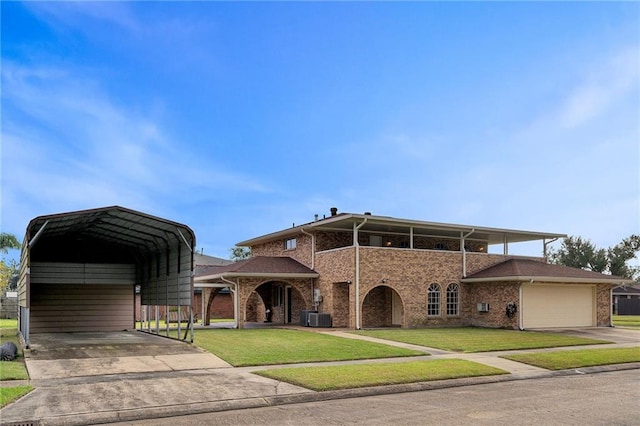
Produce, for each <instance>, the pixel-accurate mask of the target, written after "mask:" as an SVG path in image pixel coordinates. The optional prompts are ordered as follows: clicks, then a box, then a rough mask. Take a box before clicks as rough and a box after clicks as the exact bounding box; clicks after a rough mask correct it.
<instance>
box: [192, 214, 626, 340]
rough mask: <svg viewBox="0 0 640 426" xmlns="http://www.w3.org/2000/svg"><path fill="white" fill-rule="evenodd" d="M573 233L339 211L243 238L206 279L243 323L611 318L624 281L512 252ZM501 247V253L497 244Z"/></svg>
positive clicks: (549, 323) (590, 321)
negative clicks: (239, 256) (225, 293)
mask: <svg viewBox="0 0 640 426" xmlns="http://www.w3.org/2000/svg"><path fill="white" fill-rule="evenodd" d="M561 237H565V235H564V234H555V233H545V232H531V231H518V230H511V229H498V228H488V227H479V226H467V225H453V224H443V223H434V222H425V221H417V220H406V219H397V218H392V217H386V216H374V215H371V214H370V213H364V214H352V213H338V212H337V209H331V215H330V216H328V217H323V218H322V219H316V220H314V221H313V222H310V223H307V224H304V225H299V226H293V227H291V228H288V229H284V230H281V231H278V232H274V233H271V234H267V235H263V236H260V237H257V238H253V239H250V240H246V241H242V242H239V243H238V245H239V246H246V247H250V248H251V252H252V257H251V258H250V259H248V260H244V261H241V262H237V263H234V264H232V265H228V266H225V267H223V268H221V269H220V270H218V271H216V273H215V274H210V275H204V276H199V277H196V279H195V281H196V285H205V286H213V287H229V288H230V289H231V290H232V292H233V293H234V296H235V310H236V320H237V323H238V326H239V327H242V326H243V325H244V324H245V323H246V322H253V321H258V322H261V321H263V320H265V319H269V320H271V321H273V322H276V323H299V322H300V316H301V315H303V314H302V311H305V310H317V311H319V312H322V313H328V314H330V315H331V319H332V323H333V326H334V327H348V328H355V329H360V328H372V327H392V326H396V327H405V328H411V327H427V326H448V325H452V326H453V325H476V326H487V327H507V328H516V329H517V328H520V329H524V328H541V327H575V326H609V325H611V288H612V286H614V285H618V284H620V283H623V282H627V280H624V279H622V278H620V277H614V276H610V275H604V274H599V273H594V272H590V271H584V270H581V269H575V268H568V267H564V266H559V265H550V264H547V263H546V262H545V259H544V257H539V258H534V257H521V256H512V255H509V245H510V244H513V243H520V242H529V241H540V243H541V252H544V251H545V250H546V245H547V244H548V243H549V242H551V241H553V240H556V239H558V238H561ZM495 245H500V246H502V248H503V249H502V254H490V253H489V247H490V246H495Z"/></svg>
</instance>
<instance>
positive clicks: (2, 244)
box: [0, 232, 20, 293]
mask: <svg viewBox="0 0 640 426" xmlns="http://www.w3.org/2000/svg"><path fill="white" fill-rule="evenodd" d="M19 248H20V242H19V241H18V239H17V238H16V236H15V235H13V234H8V233H6V232H0V253H3V254H7V253H9V250H12V249H15V250H17V249H19ZM17 275H18V262H16V261H15V260H10V261H8V262H6V261H5V260H4V259H1V260H0V292H2V293H4V291H5V289H6V288H7V287H9V288H10V289H11V290H14V288H11V286H12V285H13V286H15V283H16V282H17V280H16V277H17Z"/></svg>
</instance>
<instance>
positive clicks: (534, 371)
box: [0, 331, 640, 425]
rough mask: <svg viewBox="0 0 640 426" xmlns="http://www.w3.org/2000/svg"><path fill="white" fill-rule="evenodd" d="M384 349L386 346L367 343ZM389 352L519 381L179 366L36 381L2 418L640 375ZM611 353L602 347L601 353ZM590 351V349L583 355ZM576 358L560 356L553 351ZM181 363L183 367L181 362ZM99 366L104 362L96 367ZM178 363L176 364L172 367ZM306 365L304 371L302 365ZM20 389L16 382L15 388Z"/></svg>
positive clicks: (132, 414)
mask: <svg viewBox="0 0 640 426" xmlns="http://www.w3.org/2000/svg"><path fill="white" fill-rule="evenodd" d="M326 332H327V333H331V334H334V335H340V336H343V337H349V338H364V337H363V336H355V335H353V334H347V333H343V332H341V331H326ZM365 339H366V340H373V341H378V342H380V340H379V339H372V338H365ZM382 342H384V343H385V344H389V345H396V346H403V347H411V348H414V349H415V348H419V350H421V351H424V352H426V353H431V354H432V355H430V356H426V355H425V357H424V359H437V358H460V359H467V360H471V361H476V362H480V363H482V364H487V365H491V366H494V367H497V368H501V369H503V370H506V371H509V372H510V373H511V374H508V375H501V376H489V377H478V378H469V379H455V380H443V381H433V382H422V383H413V384H406V385H392V386H380V387H371V388H361V389H351V390H342V391H329V392H314V391H310V390H308V389H304V388H301V387H298V386H293V385H290V384H287V383H283V382H278V381H275V380H271V379H267V378H263V377H260V376H257V375H254V374H251V372H252V371H256V370H262V369H265V368H270V369H271V368H285V367H293V366H296V365H291V364H290V365H283V366H268V367H264V366H262V367H242V368H233V367H229V366H228V364H226V363H224V362H223V361H221V362H220V363H214V364H209V365H212V366H213V368H200V369H191V368H192V367H193V365H192V366H191V367H189V366H186V365H182V366H180V365H176V364H175V363H174V365H173V367H172V368H169V369H164V370H162V371H153V372H149V371H146V370H144V368H141V370H140V371H137V372H133V373H125V374H106V375H93V376H81V377H68V378H64V379H61V378H55V374H51V375H52V376H54V377H52V378H43V379H39V380H31V381H30V384H31V385H32V386H34V387H35V388H36V389H35V390H34V391H33V392H31V393H30V394H28V395H26V396H25V397H23V398H22V399H20V400H19V401H17V402H15V403H13V404H10V405H9V406H7V407H5V408H4V409H2V410H0V419H1V421H2V424H4V425H11V424H12V423H14V424H39V425H85V424H101V423H109V422H117V421H120V422H122V421H135V420H140V419H148V418H157V417H166V416H177V415H184V414H197V413H207V412H216V411H225V410H235V409H244V408H254V407H266V406H273V405H284V404H292V403H299V402H311V401H321V400H332V399H342V398H353V397H361V396H371V395H380V394H389V393H400V392H412V391H422V390H430V389H440V388H445V387H459V386H469V385H475V384H481V383H495V382H502V381H510V380H523V379H535V378H541V377H553V376H558V375H568V374H589V373H596V372H602V371H613V370H623V369H639V368H640V363H633V364H622V365H613V366H603V367H591V368H583V369H580V371H574V370H564V371H559V372H551V371H548V370H544V369H541V368H536V367H532V366H528V365H525V364H520V363H517V362H514V361H509V360H506V359H502V358H499V356H500V355H502V354H505V353H514V352H523V351H508V352H487V353H471V354H464V353H449V352H445V351H442V350H438V349H434V348H424V347H416V346H414V345H406V344H404V343H398V342H390V341H386V340H385V341H382ZM603 346H611V345H597V347H603ZM615 346H616V347H624V346H638V344H637V343H636V344H633V343H622V344H615ZM581 348H584V347H581ZM560 349H563V350H572V349H578V348H576V347H570V348H553V349H550V350H560ZM421 358H423V357H412V358H389V359H382V360H380V359H378V360H375V362H405V361H407V360H410V359H421ZM174 361H175V360H174ZM96 362H99V361H96ZM127 362H134V363H140V362H141V361H140V360H129V359H123V358H121V359H119V363H120V365H122V363H127ZM170 362H171V361H170ZM370 362H372V360H363V361H343V362H333V363H326V362H323V363H314V364H304V365H323V366H327V365H339V364H347V363H370ZM298 365H300V364H298ZM11 384H12V385H16V384H17V383H16V382H13V383H11Z"/></svg>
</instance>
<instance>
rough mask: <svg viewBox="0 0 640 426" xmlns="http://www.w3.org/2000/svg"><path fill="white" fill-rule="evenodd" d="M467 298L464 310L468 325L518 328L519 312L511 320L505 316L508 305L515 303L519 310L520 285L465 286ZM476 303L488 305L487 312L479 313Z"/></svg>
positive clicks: (479, 284) (513, 282)
mask: <svg viewBox="0 0 640 426" xmlns="http://www.w3.org/2000/svg"><path fill="white" fill-rule="evenodd" d="M466 288H467V294H468V298H467V299H466V301H465V305H466V306H465V310H466V311H467V312H469V317H468V318H469V325H472V326H476V327H493V328H511V329H518V328H519V312H517V313H516V314H515V315H514V316H513V318H509V317H508V316H507V314H506V307H507V304H508V303H515V304H516V306H517V308H518V309H520V306H519V300H520V283H519V282H516V281H510V282H487V283H468V284H466ZM478 303H488V304H489V311H488V312H479V311H478Z"/></svg>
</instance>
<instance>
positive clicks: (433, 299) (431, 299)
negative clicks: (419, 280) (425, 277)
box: [427, 284, 440, 317]
mask: <svg viewBox="0 0 640 426" xmlns="http://www.w3.org/2000/svg"><path fill="white" fill-rule="evenodd" d="M427 316H430V317H438V316H440V286H439V285H438V284H431V285H430V286H429V288H428V289H427Z"/></svg>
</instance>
